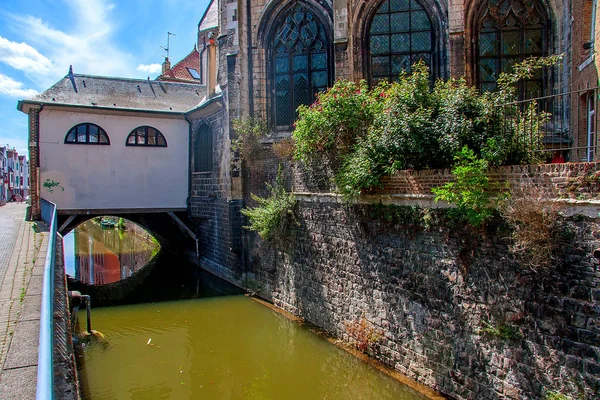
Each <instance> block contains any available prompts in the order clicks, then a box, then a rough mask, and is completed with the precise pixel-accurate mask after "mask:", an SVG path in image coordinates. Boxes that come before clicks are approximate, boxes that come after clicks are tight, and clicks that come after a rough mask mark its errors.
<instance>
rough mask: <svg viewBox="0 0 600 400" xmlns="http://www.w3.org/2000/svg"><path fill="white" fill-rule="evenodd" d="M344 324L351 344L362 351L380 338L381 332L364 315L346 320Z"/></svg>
mask: <svg viewBox="0 0 600 400" xmlns="http://www.w3.org/2000/svg"><path fill="white" fill-rule="evenodd" d="M344 324H345V325H346V333H348V336H349V337H350V340H351V341H352V344H353V345H354V346H355V347H356V348H357V349H358V350H359V351H361V352H363V353H364V352H366V351H367V350H368V349H369V348H370V347H371V346H372V345H374V344H375V343H377V342H378V341H379V340H381V332H380V331H379V330H378V329H376V328H375V327H374V326H373V325H372V324H371V323H370V322H369V321H367V319H366V318H365V316H364V315H363V316H362V317H361V318H360V319H359V320H357V321H352V322H349V321H346V322H345V323H344Z"/></svg>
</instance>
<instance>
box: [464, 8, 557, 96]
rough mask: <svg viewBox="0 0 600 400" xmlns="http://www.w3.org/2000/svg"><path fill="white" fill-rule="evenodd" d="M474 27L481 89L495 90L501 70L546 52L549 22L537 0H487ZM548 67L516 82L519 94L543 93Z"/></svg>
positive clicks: (547, 77) (507, 69)
mask: <svg viewBox="0 0 600 400" xmlns="http://www.w3.org/2000/svg"><path fill="white" fill-rule="evenodd" d="M476 26H477V43H478V46H477V50H476V58H477V62H476V64H475V65H477V71H476V72H477V83H478V85H479V87H480V88H481V90H482V91H492V90H495V89H496V81H497V80H498V76H499V75H500V73H501V72H511V71H512V66H513V65H514V64H516V63H518V62H521V61H523V60H525V59H527V58H529V57H541V56H547V55H548V49H549V47H550V46H549V41H550V39H549V31H550V21H549V20H548V16H547V12H546V8H545V7H544V5H543V3H542V2H541V1H540V0H502V1H499V0H487V1H485V2H484V3H483V5H482V8H481V10H480V12H479V16H478V21H477V22H476ZM549 80H550V71H549V69H546V70H543V71H538V72H536V73H535V74H534V76H533V77H531V78H530V79H523V80H521V81H520V82H519V83H518V91H519V97H520V98H521V99H524V98H532V97H540V96H544V95H545V94H546V92H547V91H548V90H549V88H550V82H549Z"/></svg>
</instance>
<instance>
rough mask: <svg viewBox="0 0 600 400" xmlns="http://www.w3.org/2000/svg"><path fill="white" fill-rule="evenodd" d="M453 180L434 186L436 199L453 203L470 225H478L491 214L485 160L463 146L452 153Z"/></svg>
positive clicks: (488, 180)
mask: <svg viewBox="0 0 600 400" xmlns="http://www.w3.org/2000/svg"><path fill="white" fill-rule="evenodd" d="M455 159H456V166H455V167H454V168H453V169H452V174H453V175H454V179H455V180H454V181H453V182H448V183H446V184H445V185H443V186H440V187H438V188H434V189H433V190H432V191H433V193H434V194H435V195H436V197H435V201H436V202H437V201H439V200H444V201H446V202H448V203H451V204H455V205H456V210H457V212H458V214H459V215H460V216H461V217H463V218H464V219H465V220H466V221H467V222H468V223H469V224H470V225H472V226H481V225H483V224H484V223H485V222H486V221H487V220H489V219H490V218H491V217H492V216H493V207H492V201H491V198H490V179H489V177H488V176H487V169H488V162H487V161H486V160H484V159H481V158H477V157H476V156H475V153H474V152H473V150H471V149H469V148H468V147H466V146H465V147H463V149H462V150H461V152H460V153H459V154H458V155H457V156H456V157H455Z"/></svg>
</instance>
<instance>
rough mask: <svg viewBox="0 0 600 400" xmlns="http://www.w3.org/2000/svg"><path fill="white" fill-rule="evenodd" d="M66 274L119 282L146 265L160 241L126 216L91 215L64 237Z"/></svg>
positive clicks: (97, 282)
mask: <svg viewBox="0 0 600 400" xmlns="http://www.w3.org/2000/svg"><path fill="white" fill-rule="evenodd" d="M64 246H65V247H64V248H65V264H66V268H67V275H69V276H70V277H72V278H74V279H76V280H78V281H80V282H83V283H85V284H88V285H106V284H109V283H114V282H118V281H120V280H123V279H126V278H128V277H130V276H131V275H133V274H134V273H135V272H136V271H138V270H139V269H141V268H143V267H144V266H145V265H146V264H148V262H149V261H150V260H151V259H152V257H154V256H155V255H156V254H157V253H158V252H159V251H160V245H159V244H158V242H157V241H156V239H154V238H153V237H152V236H151V235H150V234H149V233H148V232H147V231H145V230H144V229H143V228H142V227H140V226H139V225H137V224H135V223H133V222H131V221H127V220H124V219H122V218H121V219H119V218H114V217H103V218H94V219H90V220H88V221H86V222H84V223H83V224H81V225H79V226H78V227H77V228H75V229H74V230H73V231H72V232H71V233H69V234H68V235H66V236H65V238H64Z"/></svg>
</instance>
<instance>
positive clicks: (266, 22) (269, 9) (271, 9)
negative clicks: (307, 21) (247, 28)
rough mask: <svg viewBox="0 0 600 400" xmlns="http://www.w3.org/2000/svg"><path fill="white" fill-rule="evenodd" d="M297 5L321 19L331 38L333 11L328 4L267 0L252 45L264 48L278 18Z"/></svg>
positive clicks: (323, 2) (307, 1) (321, 0)
mask: <svg viewBox="0 0 600 400" xmlns="http://www.w3.org/2000/svg"><path fill="white" fill-rule="evenodd" d="M297 3H302V4H305V5H307V6H308V7H309V8H312V9H313V10H314V11H315V13H316V14H317V16H319V18H321V23H323V25H324V26H325V27H326V29H327V30H328V34H329V37H330V38H333V9H332V8H331V5H330V4H329V3H330V2H328V1H323V0H316V1H310V0H295V1H294V0H284V1H281V0H269V1H268V2H267V4H266V5H265V7H264V8H263V12H262V13H261V15H260V18H259V20H258V29H257V30H256V36H255V37H254V38H253V41H254V43H257V44H259V45H260V46H261V47H263V48H265V47H266V45H267V41H268V40H269V36H270V35H271V34H272V31H273V29H274V27H275V26H276V25H277V22H278V21H279V18H280V17H281V16H282V15H284V13H285V12H286V11H287V10H288V9H289V8H290V7H292V6H293V5H295V4H297Z"/></svg>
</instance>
